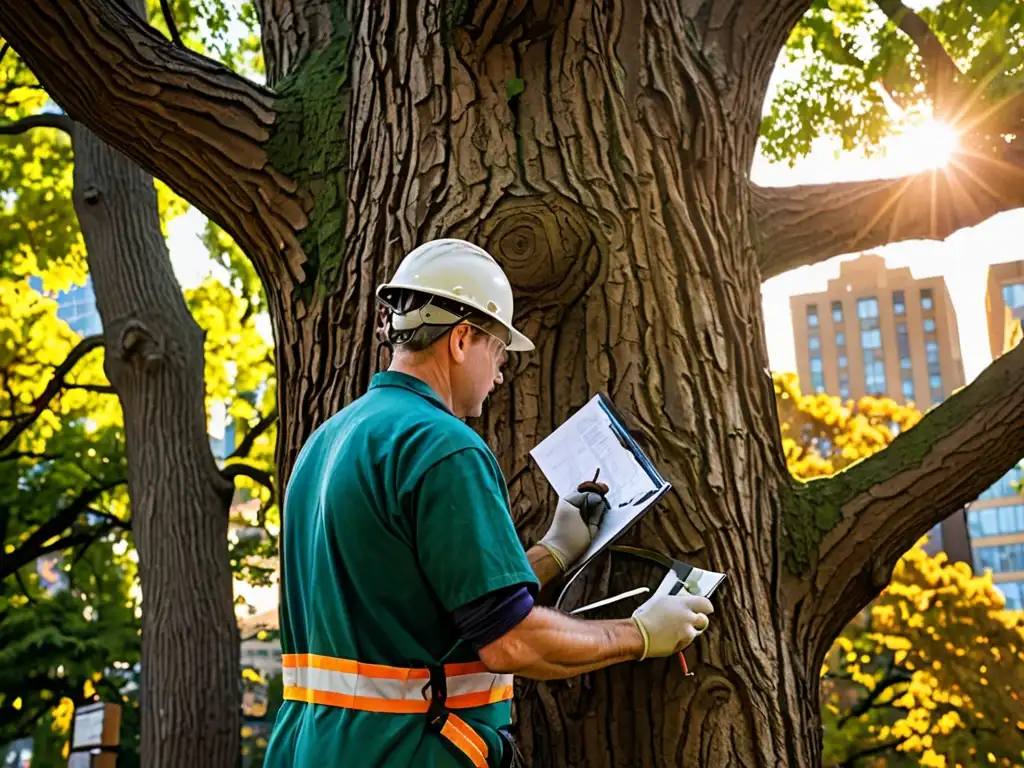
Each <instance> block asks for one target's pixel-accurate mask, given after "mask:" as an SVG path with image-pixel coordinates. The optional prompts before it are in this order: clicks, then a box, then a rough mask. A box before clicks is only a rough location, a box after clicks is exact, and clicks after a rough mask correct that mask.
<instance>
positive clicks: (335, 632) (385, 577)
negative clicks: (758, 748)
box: [265, 239, 712, 768]
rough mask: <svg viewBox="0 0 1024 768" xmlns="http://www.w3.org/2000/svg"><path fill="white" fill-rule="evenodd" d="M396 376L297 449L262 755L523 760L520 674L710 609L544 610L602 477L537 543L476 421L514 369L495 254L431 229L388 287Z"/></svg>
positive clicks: (580, 546) (456, 767)
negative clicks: (278, 686) (515, 702)
mask: <svg viewBox="0 0 1024 768" xmlns="http://www.w3.org/2000/svg"><path fill="white" fill-rule="evenodd" d="M377 296H378V299H379V300H380V302H381V304H382V305H383V307H384V310H385V320H386V325H385V333H386V337H387V340H388V341H389V342H390V343H391V344H393V346H394V354H393V359H392V363H391V366H390V368H389V370H388V371H386V372H383V373H378V374H377V375H376V376H374V378H373V380H372V382H371V384H370V388H369V391H368V392H367V393H366V394H365V395H363V396H362V397H361V398H359V399H358V400H356V401H355V402H353V403H352V404H350V405H349V406H347V407H346V408H344V409H343V410H342V411H341V412H339V413H338V414H336V415H335V416H334V417H332V418H331V419H329V420H328V421H327V422H326V423H325V424H323V425H322V426H321V427H320V428H319V429H317V430H316V431H315V432H314V433H313V435H312V436H311V437H310V438H309V441H308V442H307V443H306V445H305V446H304V447H303V449H302V451H301V452H300V454H299V457H298V459H297V461H296V463H295V468H294V470H293V472H292V477H291V481H290V483H289V485H288V489H287V494H286V498H285V502H284V530H283V532H282V553H281V556H282V569H281V640H282V646H283V650H284V657H283V666H284V685H285V689H284V698H285V701H284V703H283V705H282V707H281V709H280V711H279V713H278V716H277V721H276V723H275V725H274V731H273V733H272V735H271V739H270V744H269V746H268V749H267V758H266V763H265V764H266V765H267V766H271V767H272V768H277V767H278V766H314V765H316V766H320V765H338V766H346V768H371V767H372V768H377V767H378V766H381V767H383V766H387V767H389V768H390V767H391V766H395V767H398V766H401V767H402V768H405V766H416V767H417V768H420V767H425V768H449V767H450V768H466V767H468V766H475V768H488V767H491V768H493V767H496V766H508V765H513V764H515V763H514V762H513V760H514V759H515V755H516V750H515V747H514V745H513V743H512V741H511V738H510V737H509V736H508V734H507V728H508V725H509V722H510V711H511V702H510V699H511V697H512V675H513V674H519V675H524V676H526V677H530V678H534V679H555V678H565V677H570V676H574V675H579V674H582V673H584V672H588V671H591V670H595V669H600V668H602V667H605V666H608V665H610V664H615V663H618V662H623V661H631V660H640V659H645V658H650V657H655V656H667V655H670V654H672V653H675V652H676V651H678V650H681V649H682V648H684V647H685V646H687V645H689V644H690V643H691V642H693V640H694V638H695V637H696V636H697V635H698V634H699V633H700V632H701V631H703V630H704V629H705V628H706V627H707V623H708V618H707V615H708V614H710V613H711V612H712V607H711V603H710V602H709V601H707V600H706V599H704V598H701V597H695V596H691V595H688V594H686V593H683V594H680V595H669V594H667V593H663V592H662V591H661V590H659V593H657V594H655V595H654V597H652V598H651V599H650V600H648V601H647V602H646V603H644V604H643V605H642V606H640V608H638V609H637V611H636V612H635V613H634V615H633V617H632V618H631V619H625V620H621V621H580V620H576V619H573V618H570V617H569V616H566V615H564V614H561V613H559V612H556V611H553V610H549V609H546V608H541V607H538V606H535V605H534V602H533V600H534V596H535V595H536V593H537V590H538V588H539V587H540V586H541V585H542V584H543V583H546V582H547V581H549V580H550V579H551V578H553V577H555V576H557V575H558V574H560V573H561V572H563V571H564V570H565V569H567V568H568V567H569V566H570V565H571V564H572V562H573V561H575V560H576V559H577V558H578V557H579V556H580V555H581V554H582V553H583V551H584V550H585V549H586V548H587V546H588V545H589V544H590V541H591V536H592V534H593V531H594V530H595V529H596V526H597V524H598V523H599V520H600V516H601V515H602V514H603V512H604V510H605V508H606V503H605V501H604V498H603V493H604V492H605V491H607V486H602V485H601V484H597V483H582V484H581V486H580V490H579V491H578V492H576V493H574V494H572V495H570V496H569V497H568V498H564V499H561V500H559V502H558V505H557V507H556V509H555V513H554V518H553V522H552V524H551V527H550V529H549V530H548V532H547V533H546V535H545V536H544V537H543V538H542V539H541V541H540V542H539V543H538V544H537V545H536V546H534V547H532V548H531V549H530V550H529V552H523V549H522V547H521V545H520V543H519V540H518V538H517V536H516V532H515V529H514V527H513V524H512V518H511V515H510V511H509V500H508V494H507V490H506V486H505V482H504V479H503V477H502V475H501V471H500V469H499V467H498V463H497V461H496V460H495V458H494V456H493V455H492V453H491V452H490V450H489V449H488V448H487V445H486V444H485V443H484V442H483V440H481V438H480V437H479V436H478V435H477V434H476V432H474V431H473V430H472V429H471V428H470V427H469V426H467V425H466V424H465V423H464V422H463V419H466V418H468V417H474V416H479V415H480V414H481V412H482V408H483V403H484V400H485V399H486V398H487V396H488V394H490V392H491V391H492V390H493V389H494V387H495V386H497V385H498V384H500V383H501V382H502V373H501V368H502V365H503V364H504V362H505V356H506V353H507V352H508V351H520V352H526V351H529V350H531V349H533V344H532V343H531V342H530V341H529V339H527V338H526V337H525V336H523V335H522V334H521V333H519V331H517V330H515V329H514V328H513V327H512V289H511V287H510V286H509V283H508V280H507V279H506V277H505V275H504V273H503V272H502V270H501V268H500V267H499V266H498V264H497V263H496V262H495V260H494V259H493V258H492V257H491V256H490V255H489V254H488V253H487V252H486V251H484V250H483V249H481V248H478V247H476V246H474V245H471V244H470V243H467V242H464V241H461V240H448V239H446V240H435V241H432V242H429V243H426V244H425V245H422V246H420V247H419V248H417V249H416V250H414V251H412V252H411V253H410V254H409V255H408V256H407V257H406V258H405V259H404V260H403V261H402V263H401V265H400V266H399V268H398V270H397V272H396V273H395V275H394V278H393V279H392V281H391V282H390V283H388V284H385V285H382V286H380V288H379V289H378V291H377Z"/></svg>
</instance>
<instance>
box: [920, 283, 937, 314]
mask: <svg viewBox="0 0 1024 768" xmlns="http://www.w3.org/2000/svg"><path fill="white" fill-rule="evenodd" d="M921 309H923V310H925V311H930V310H932V309H935V302H934V301H933V300H932V289H931V288H922V289H921Z"/></svg>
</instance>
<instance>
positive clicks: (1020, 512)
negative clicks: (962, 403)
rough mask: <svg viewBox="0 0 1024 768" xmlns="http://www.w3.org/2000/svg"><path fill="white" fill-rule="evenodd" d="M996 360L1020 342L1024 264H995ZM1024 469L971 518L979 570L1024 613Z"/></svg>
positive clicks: (988, 298) (989, 295)
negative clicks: (1019, 326)
mask: <svg viewBox="0 0 1024 768" xmlns="http://www.w3.org/2000/svg"><path fill="white" fill-rule="evenodd" d="M985 310H986V314H987V315H988V337H989V346H990V348H991V350H992V357H993V358H995V357H999V356H1000V355H1002V354H1004V353H1005V352H1007V351H1009V348H1010V347H1011V346H1013V344H1015V343H1016V342H1017V341H1018V338H1019V337H1018V336H1017V335H1016V332H1015V331H1016V329H1017V326H1018V323H1020V322H1021V320H1022V319H1024V261H1013V262H1009V263H1007V264H993V265H992V266H991V267H989V271H988V288H987V290H986V292H985ZM1022 482H1024V466H1021V465H1019V466H1017V467H1014V468H1013V469H1011V470H1010V471H1009V472H1007V473H1006V474H1005V475H1004V476H1003V477H1001V478H1000V479H999V481H998V482H997V483H996V484H995V485H993V486H992V487H991V488H989V489H988V490H987V491H985V492H984V493H983V494H981V496H980V497H978V500H977V501H975V502H974V503H973V504H971V506H970V509H969V510H968V512H967V524H968V527H969V529H970V532H971V544H972V546H973V548H974V562H975V563H976V565H977V567H978V570H984V569H988V570H991V571H992V582H993V583H994V584H995V585H996V588H997V589H999V591H1001V592H1002V593H1003V595H1004V596H1005V597H1006V607H1007V608H1009V609H1011V610H1024V495H1022V494H1021V490H1024V489H1022V488H1021V483H1022Z"/></svg>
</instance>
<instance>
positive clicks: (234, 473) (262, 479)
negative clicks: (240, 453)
mask: <svg viewBox="0 0 1024 768" xmlns="http://www.w3.org/2000/svg"><path fill="white" fill-rule="evenodd" d="M221 474H222V475H223V476H224V479H226V480H230V481H232V482H234V480H235V478H236V477H239V476H242V477H248V478H249V479H250V480H255V481H256V482H257V483H259V484H260V485H262V486H264V487H265V488H266V489H267V490H268V491H270V501H271V502H273V500H274V479H273V478H272V477H271V476H270V473H269V472H264V471H263V470H262V469H257V468H256V467H254V466H252V465H251V464H245V463H243V462H236V463H234V464H228V466H226V467H224V469H222V470H221Z"/></svg>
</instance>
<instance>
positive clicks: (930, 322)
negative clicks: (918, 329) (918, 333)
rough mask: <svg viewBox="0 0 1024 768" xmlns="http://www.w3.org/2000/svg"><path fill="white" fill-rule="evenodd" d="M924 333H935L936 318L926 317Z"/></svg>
mask: <svg viewBox="0 0 1024 768" xmlns="http://www.w3.org/2000/svg"><path fill="white" fill-rule="evenodd" d="M924 332H925V333H935V318H934V317H926V318H925V319H924Z"/></svg>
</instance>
